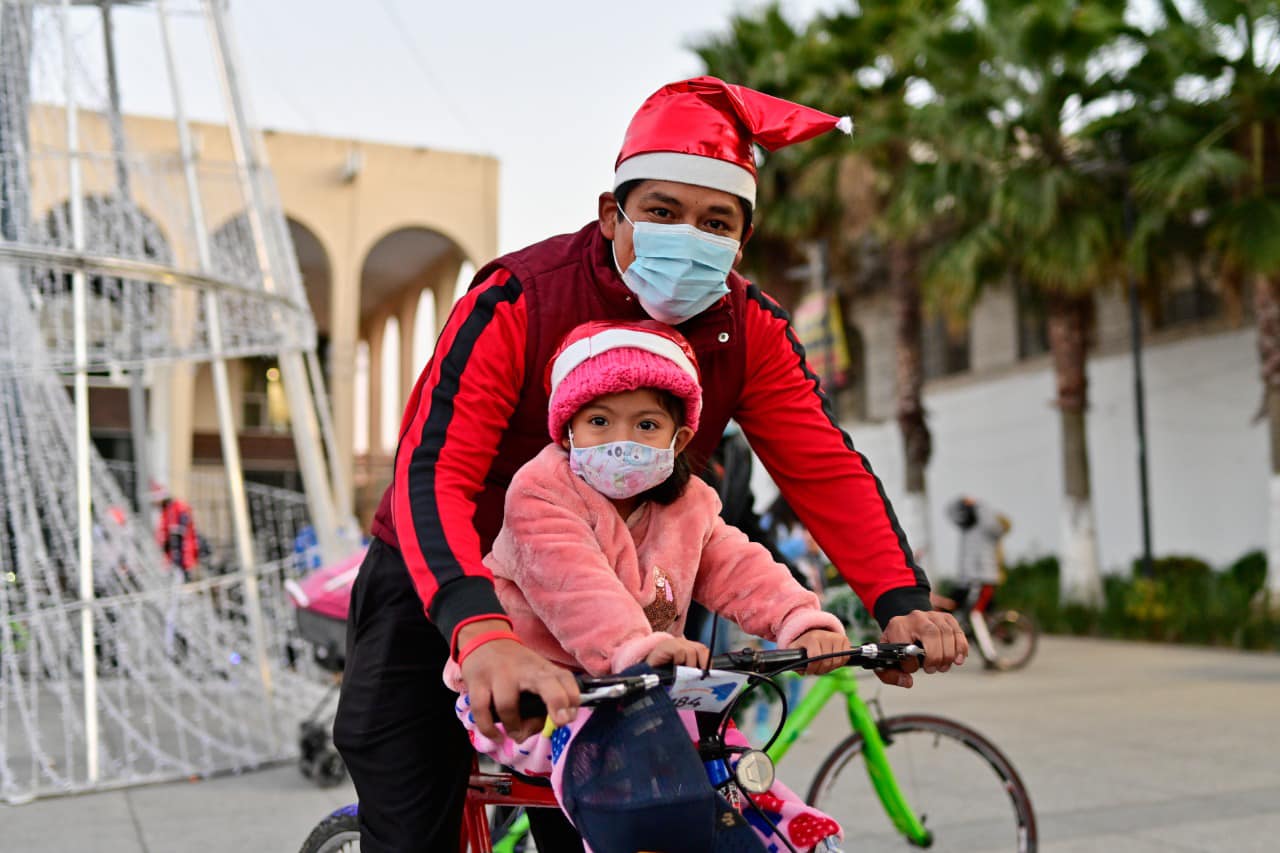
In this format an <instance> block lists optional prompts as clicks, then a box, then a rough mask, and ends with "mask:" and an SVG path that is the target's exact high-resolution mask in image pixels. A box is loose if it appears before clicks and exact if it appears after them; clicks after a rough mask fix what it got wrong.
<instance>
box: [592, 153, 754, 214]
mask: <svg viewBox="0 0 1280 853" xmlns="http://www.w3.org/2000/svg"><path fill="white" fill-rule="evenodd" d="M639 180H652V181H678V182H680V183H682V184H693V185H694V186H698V187H710V188H711V189H713V190H722V191H723V192H727V193H732V194H733V195H736V196H738V197H740V198H744V199H746V200H747V203H748V204H750V205H751V206H753V207H754V206H755V203H756V178H755V175H753V174H751V173H750V172H749V171H747V170H746V169H744V168H742V167H741V166H739V165H737V164H736V163H730V162H729V161H727V160H717V159H716V158H714V157H703V156H701V155H700V154H683V153H680V152H677V151H650V152H648V153H645V154H637V155H635V156H634V157H628V158H627V159H626V160H623V161H622V162H621V163H619V164H618V169H617V171H616V172H614V173H613V188H614V189H615V190H616V189H617V188H618V187H620V186H622V185H623V184H625V183H626V182H627V181H639Z"/></svg>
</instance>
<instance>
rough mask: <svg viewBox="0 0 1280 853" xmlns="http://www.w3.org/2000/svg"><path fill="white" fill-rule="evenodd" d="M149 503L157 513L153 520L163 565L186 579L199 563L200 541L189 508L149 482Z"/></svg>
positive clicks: (163, 488)
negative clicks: (155, 519) (157, 515)
mask: <svg viewBox="0 0 1280 853" xmlns="http://www.w3.org/2000/svg"><path fill="white" fill-rule="evenodd" d="M151 504H152V505H153V506H154V507H156V509H157V510H158V511H159V513H160V517H159V519H158V520H157V521H156V544H157V545H159V546H160V551H161V552H162V553H163V554H164V558H165V562H166V563H167V564H168V565H169V566H170V567H171V568H175V569H178V570H179V571H180V572H181V574H180V577H181V578H182V579H183V580H187V579H189V578H190V577H191V576H192V574H193V573H194V572H195V571H196V567H197V565H199V562H200V539H199V537H198V536H197V535H196V524H195V521H194V520H193V519H192V515H191V507H190V506H189V505H188V504H187V502H186V501H183V500H179V499H178V498H175V497H173V495H171V494H170V493H169V489H168V488H167V487H165V486H164V485H163V484H162V483H157V482H155V481H154V480H153V481H152V482H151Z"/></svg>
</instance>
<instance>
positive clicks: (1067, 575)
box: [919, 0, 1139, 604]
mask: <svg viewBox="0 0 1280 853" xmlns="http://www.w3.org/2000/svg"><path fill="white" fill-rule="evenodd" d="M1124 12H1125V3H1124V2H1123V0H1035V2H1023V0H987V2H985V3H983V4H981V5H967V6H966V8H965V15H964V24H963V26H962V27H960V28H958V29H959V31H960V33H962V34H963V35H962V36H961V35H956V36H953V37H952V38H953V39H956V40H959V39H961V38H962V37H963V38H964V39H967V40H969V41H970V42H972V44H973V45H974V48H973V49H974V52H975V53H976V55H977V56H978V61H977V65H978V69H979V71H978V74H977V76H976V77H969V76H963V75H962V76H958V77H957V76H954V75H945V74H939V75H934V76H933V77H931V78H930V82H931V84H933V87H934V89H935V93H934V97H933V104H932V105H928V106H926V108H925V112H926V114H928V113H933V114H934V118H933V120H932V121H930V122H926V123H923V125H922V126H924V127H925V128H927V129H928V131H929V136H928V137H927V140H928V143H929V146H930V149H931V152H932V156H934V157H935V158H936V160H937V163H936V165H935V166H934V168H933V169H932V170H931V172H930V174H928V175H926V176H925V178H926V179H928V180H932V181H933V187H932V188H931V189H930V190H929V191H926V192H921V193H919V195H920V196H921V197H922V198H923V199H924V200H925V201H927V202H928V203H929V204H930V205H931V206H932V208H933V209H934V210H937V211H939V212H938V213H937V214H936V216H937V220H938V221H939V227H941V228H942V229H944V231H945V233H946V238H945V239H944V240H942V241H940V242H939V243H938V244H936V245H935V246H934V247H933V248H932V249H931V250H930V251H929V252H928V254H927V256H926V258H925V259H924V264H925V270H926V271H925V278H926V282H927V286H928V288H929V289H930V291H932V292H934V293H941V294H943V295H944V297H943V298H949V299H951V300H953V301H954V300H957V299H959V300H961V301H963V300H964V299H970V300H971V299H973V298H975V297H976V294H977V293H978V292H979V290H980V287H981V284H982V282H983V281H984V280H990V279H991V278H992V276H993V274H994V273H995V272H996V271H1003V272H1004V273H1005V274H1011V275H1015V276H1017V277H1018V278H1019V279H1020V280H1021V281H1023V282H1025V283H1026V284H1028V285H1029V286H1031V287H1034V288H1036V289H1037V290H1038V291H1040V292H1041V294H1042V295H1043V297H1044V302H1045V305H1046V310H1047V321H1048V332H1049V346H1050V351H1051V354H1052V363H1053V370H1054V377H1055V383H1056V388H1057V394H1056V399H1055V403H1056V407H1057V409H1058V413H1059V422H1060V429H1061V453H1062V477H1063V496H1062V520H1063V526H1062V531H1063V539H1062V548H1061V559H1060V565H1061V593H1062V596H1063V599H1064V600H1066V601H1072V602H1078V603H1091V604H1096V603H1098V602H1100V600H1101V574H1100V571H1099V566H1098V552H1097V536H1096V532H1095V528H1094V520H1093V508H1092V487H1091V482H1090V469H1089V456H1088V436H1087V433H1086V429H1085V413H1086V410H1087V407H1088V375H1087V371H1086V358H1087V353H1088V344H1089V336H1090V331H1091V322H1092V306H1093V295H1094V293H1095V292H1096V291H1097V290H1099V289H1100V288H1102V287H1104V286H1105V285H1107V284H1108V283H1109V282H1110V281H1111V280H1113V279H1114V277H1115V274H1116V272H1117V270H1118V268H1119V262H1120V260H1121V258H1122V257H1123V254H1122V253H1123V248H1124V247H1123V241H1122V240H1121V239H1120V235H1122V234H1123V227H1122V206H1121V204H1120V203H1119V198H1120V196H1119V195H1118V194H1117V193H1115V192H1114V186H1113V185H1114V179H1113V178H1112V177H1111V176H1110V175H1109V174H1108V171H1109V170H1105V169H1103V170H1099V169H1098V168H1097V163H1098V162H1099V161H1105V160H1106V159H1107V152H1105V151H1103V150H1100V148H1099V146H1098V145H1097V144H1096V143H1095V142H1094V141H1092V140H1091V139H1090V138H1089V137H1088V136H1082V135H1080V134H1078V131H1079V130H1080V128H1081V127H1082V126H1084V125H1085V124H1087V117H1088V115H1089V114H1090V111H1091V110H1094V109H1096V108H1097V107H1098V105H1099V104H1104V103H1106V102H1107V101H1108V99H1110V98H1113V97H1114V94H1115V92H1116V82H1115V80H1114V79H1113V78H1112V76H1111V75H1110V74H1106V73H1103V74H1099V73H1098V68H1099V67H1100V65H1102V66H1103V67H1105V59H1106V57H1107V55H1108V52H1109V51H1113V50H1115V49H1116V46H1117V44H1118V43H1119V42H1120V40H1121V39H1125V38H1134V37H1136V36H1137V35H1139V34H1138V33H1137V31H1135V30H1134V29H1132V28H1131V27H1129V26H1127V25H1126V24H1125V22H1124ZM943 201H946V202H947V203H946V204H941V202H943ZM925 215H927V211H926V213H925Z"/></svg>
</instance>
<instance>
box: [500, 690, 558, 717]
mask: <svg viewBox="0 0 1280 853" xmlns="http://www.w3.org/2000/svg"><path fill="white" fill-rule="evenodd" d="M516 711H517V713H519V714H520V719H522V720H536V719H538V718H539V717H545V716H546V715H547V706H546V704H545V703H543V701H542V697H541V696H539V695H538V694H537V693H526V692H523V691H521V693H520V700H519V701H518V702H517V703H516ZM489 713H491V714H493V718H494V719H495V720H497V719H499V718H498V706H496V705H494V704H493V702H492V701H490V702H489Z"/></svg>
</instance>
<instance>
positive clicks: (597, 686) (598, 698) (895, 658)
mask: <svg viewBox="0 0 1280 853" xmlns="http://www.w3.org/2000/svg"><path fill="white" fill-rule="evenodd" d="M923 654H924V650H923V649H921V648H920V647H919V646H917V645H916V644H914V643H866V644H864V645H862V646H855V647H853V648H852V649H849V650H847V651H843V652H833V653H832V654H831V655H830V657H833V658H834V657H838V656H841V655H844V656H846V657H847V658H848V661H847V662H846V663H845V664H844V665H845V666H858V667H862V668H863V669H890V668H893V667H897V666H900V665H901V664H902V662H903V661H905V660H907V659H908V658H912V657H915V658H921V657H922V656H923ZM808 660H809V657H808V655H807V654H806V652H805V650H804V649H751V648H745V649H739V650H738V651H733V652H727V653H725V654H723V655H716V656H715V657H713V658H712V659H711V668H712V669H721V670H728V671H731V672H749V673H757V674H758V673H774V672H780V671H783V670H788V669H799V668H800V666H801V665H803V664H805V663H806V662H807V661H808ZM673 677H674V672H667V673H665V674H660V673H654V674H649V675H630V676H628V675H606V676H602V677H600V678H594V677H592V676H587V675H578V676H575V678H576V680H577V682H578V689H579V690H580V691H581V694H582V704H583V705H585V706H591V705H595V704H599V703H600V702H604V701H607V700H609V699H619V698H622V697H624V696H628V695H631V694H634V693H640V692H643V691H645V690H651V689H652V688H654V687H657V686H659V685H660V684H664V683H670V681H671V679H672V678H673ZM517 710H518V711H519V713H520V716H521V718H522V719H526V720H528V719H534V718H536V717H545V716H546V714H547V706H546V705H545V704H543V702H542V697H540V696H538V695H537V694H536V693H521V694H520V700H519V704H518V705H517ZM494 716H495V717H496V716H497V710H496V709H494Z"/></svg>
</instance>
